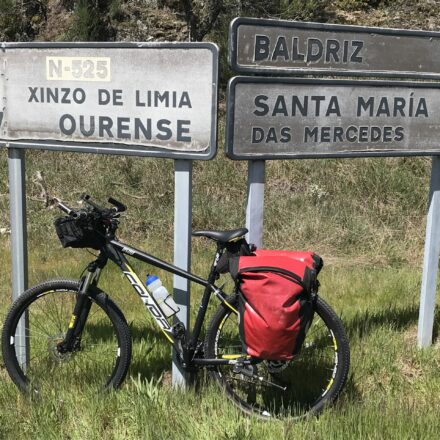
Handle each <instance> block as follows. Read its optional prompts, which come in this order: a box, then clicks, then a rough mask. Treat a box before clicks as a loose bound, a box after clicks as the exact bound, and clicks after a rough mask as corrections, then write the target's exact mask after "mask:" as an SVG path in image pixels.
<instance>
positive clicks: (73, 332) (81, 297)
mask: <svg viewBox="0 0 440 440" xmlns="http://www.w3.org/2000/svg"><path fill="white" fill-rule="evenodd" d="M104 265H105V262H102V261H100V259H99V258H98V259H97V260H96V261H93V262H92V263H90V264H89V266H88V268H87V274H86V275H85V276H84V277H83V279H82V281H81V285H80V288H79V290H78V294H77V295H76V302H75V307H74V309H73V312H72V317H71V319H70V322H69V326H68V328H67V331H66V336H65V337H64V340H63V341H61V342H60V343H59V344H58V346H57V350H58V352H59V353H70V352H72V351H76V350H79V349H80V344H81V334H82V332H83V330H84V325H85V323H86V321H87V318H88V316H89V312H90V309H91V307H92V300H91V299H90V298H89V296H88V291H89V289H90V287H91V286H92V285H94V286H96V284H97V283H98V279H99V275H100V272H101V268H102V267H103V266H104Z"/></svg>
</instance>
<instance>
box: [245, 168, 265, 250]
mask: <svg viewBox="0 0 440 440" xmlns="http://www.w3.org/2000/svg"><path fill="white" fill-rule="evenodd" d="M265 173H266V163H265V161H264V160H250V161H249V162H248V187H247V203H246V228H248V230H249V233H248V234H247V237H246V239H247V241H248V243H253V244H255V245H256V246H257V247H262V245H263V219H264V182H265Z"/></svg>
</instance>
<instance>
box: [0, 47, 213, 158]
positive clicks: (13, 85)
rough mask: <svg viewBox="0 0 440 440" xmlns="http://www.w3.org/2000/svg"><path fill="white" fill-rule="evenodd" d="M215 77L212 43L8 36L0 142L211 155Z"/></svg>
mask: <svg viewBox="0 0 440 440" xmlns="http://www.w3.org/2000/svg"><path fill="white" fill-rule="evenodd" d="M217 76H218V49H217V47H216V46H215V45H214V44H211V43H151V44H149V43H139V44H138V43H100V44H99V43H58V44H57V43H40V44H39V43H29V44H25V43H6V44H4V45H3V50H2V52H0V102H1V103H2V105H1V108H0V143H1V144H2V145H4V146H15V147H20V146H21V147H23V148H44V149H53V150H63V151H80V152H94V153H106V154H124V155H140V156H159V157H170V158H175V159H179V158H180V159H210V158H212V157H213V156H214V155H215V151H216V134H217V133H216V129H217Z"/></svg>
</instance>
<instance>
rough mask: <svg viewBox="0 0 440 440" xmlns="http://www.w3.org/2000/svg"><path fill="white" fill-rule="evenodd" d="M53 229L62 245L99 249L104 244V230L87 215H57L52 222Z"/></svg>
mask: <svg viewBox="0 0 440 440" xmlns="http://www.w3.org/2000/svg"><path fill="white" fill-rule="evenodd" d="M54 225H55V230H56V231H57V235H58V238H59V239H60V241H61V244H62V245H63V247H65V248H66V247H71V248H93V249H96V250H99V249H100V248H102V247H103V246H104V245H105V230H104V227H103V226H102V225H99V224H97V222H96V221H94V220H93V219H91V218H89V217H87V218H86V219H76V218H73V217H59V218H57V219H56V220H55V222H54Z"/></svg>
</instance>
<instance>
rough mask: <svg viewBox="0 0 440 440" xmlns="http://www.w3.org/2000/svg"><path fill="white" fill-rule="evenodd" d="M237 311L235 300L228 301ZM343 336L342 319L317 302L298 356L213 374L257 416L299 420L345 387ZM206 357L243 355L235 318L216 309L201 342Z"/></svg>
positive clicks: (221, 369)
mask: <svg viewBox="0 0 440 440" xmlns="http://www.w3.org/2000/svg"><path fill="white" fill-rule="evenodd" d="M229 301H230V303H231V305H232V306H233V307H234V308H235V309H237V306H238V304H237V299H236V297H235V298H234V297H230V298H229ZM349 353H350V352H349V345H348V338H347V335H346V333H345V330H344V328H343V326H342V323H341V320H340V319H339V317H338V316H337V315H336V314H335V312H334V311H333V310H332V309H331V308H330V306H329V305H328V304H327V303H326V302H325V301H324V300H322V299H321V298H318V299H317V301H316V306H315V315H314V318H313V322H312V325H311V327H310V329H309V331H308V332H307V336H306V339H305V341H304V345H303V347H302V350H301V352H300V353H299V354H298V355H297V356H295V358H294V359H293V360H291V361H260V362H258V363H256V364H255V365H251V366H248V367H246V368H241V369H240V368H237V366H235V367H234V365H224V366H218V367H216V368H215V370H213V372H212V374H213V376H214V377H215V379H216V381H217V383H218V384H219V385H220V386H221V387H222V388H223V390H224V391H225V392H226V393H227V395H228V396H229V397H230V398H231V399H232V401H233V402H234V403H235V404H236V405H238V406H239V407H240V408H241V409H242V410H243V411H245V412H246V413H248V414H256V415H257V416H260V417H261V418H270V417H285V416H293V417H295V418H300V417H304V416H306V415H312V414H317V413H319V412H320V411H321V410H322V409H323V408H324V407H325V406H327V405H329V404H331V403H333V402H334V401H335V400H336V398H337V397H338V395H339V393H340V391H341V389H342V387H343V386H344V384H345V381H346V379H347V374H348V368H349V363H350V354H349ZM205 356H206V358H209V359H213V358H215V359H234V358H237V357H240V356H241V357H245V356H246V353H245V352H243V350H242V344H241V340H240V335H239V329H238V316H237V314H236V313H235V312H233V311H232V310H231V309H229V308H226V307H224V306H223V305H222V306H220V307H219V309H218V310H217V312H216V314H215V315H214V317H213V318H212V320H211V322H210V325H209V328H208V332H207V335H206V340H205Z"/></svg>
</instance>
